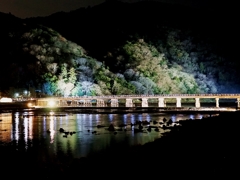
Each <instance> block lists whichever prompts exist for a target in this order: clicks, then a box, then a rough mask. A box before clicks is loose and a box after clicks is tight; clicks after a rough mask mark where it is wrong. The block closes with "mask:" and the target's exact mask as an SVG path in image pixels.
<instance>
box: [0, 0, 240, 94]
mask: <svg viewBox="0 0 240 180" xmlns="http://www.w3.org/2000/svg"><path fill="white" fill-rule="evenodd" d="M221 10H222V9H208V8H207V9H206V8H204V9H203V8H192V7H191V8H190V7H187V6H182V5H172V4H165V3H159V2H153V1H141V2H137V3H131V4H129V3H123V2H119V1H113V2H112V1H106V2H105V3H102V4H100V5H97V6H94V7H89V8H80V9H77V10H75V11H71V12H58V13H55V14H52V15H50V16H47V17H36V18H28V19H18V18H16V17H14V16H12V15H10V14H0V19H1V18H2V19H4V21H3V22H4V26H3V27H4V28H2V30H1V31H2V32H3V33H1V35H0V37H1V38H2V39H3V41H2V43H1V54H2V59H3V61H2V62H3V64H4V65H3V66H2V67H1V71H0V73H1V74H0V76H1V78H0V81H1V89H8V88H9V87H14V88H26V87H28V88H29V87H31V88H35V89H41V91H42V92H44V94H46V95H53V94H55V95H86V94H88V95H101V94H136V93H137V94H165V93H166V94H169V93H221V92H224V93H226V92H238V89H239V80H238V79H237V78H235V77H237V76H238V75H239V72H238V68H237V67H238V66H239V64H238V62H237V61H236V57H237V47H236V46H235V44H234V42H235V41H238V31H237V30H238V29H237V28H236V27H237V26H236V24H235V23H234V22H233V23H232V21H234V20H235V18H236V17H234V16H233V15H234V13H235V12H231V13H229V14H227V15H226V14H222V11H221ZM6 76H7V77H8V78H6Z"/></svg>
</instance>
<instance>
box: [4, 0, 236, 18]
mask: <svg viewBox="0 0 240 180" xmlns="http://www.w3.org/2000/svg"><path fill="white" fill-rule="evenodd" d="M104 1H105V0H0V12H4V13H11V14H13V15H14V16H17V17H20V18H28V17H37V16H48V15H51V14H53V13H56V12H60V11H64V12H69V11H71V10H76V9H78V8H81V7H88V6H94V5H97V4H100V3H103V2H104ZM121 1H124V2H136V1H140V0H121ZM155 1H162V2H168V3H177V4H184V5H187V6H213V7H216V6H217V5H219V1H215V0H155ZM230 1H231V0H230ZM215 2H217V3H215Z"/></svg>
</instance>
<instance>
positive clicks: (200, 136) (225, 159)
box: [0, 112, 240, 179]
mask: <svg viewBox="0 0 240 180" xmlns="http://www.w3.org/2000/svg"><path fill="white" fill-rule="evenodd" d="M29 113H30V112H29ZM58 113H59V116H56V117H54V116H52V117H50V116H43V114H42V115H41V114H38V116H31V113H30V114H29V115H27V114H24V117H23V116H22V115H23V114H22V113H20V114H17V113H13V114H11V113H10V114H8V113H2V114H1V122H0V128H1V131H0V132H1V136H0V137H1V140H0V170H1V172H3V174H7V176H8V177H12V178H17V179H35V178H36V179H70V178H71V179H73V178H74V179H83V178H84V179H85V178H86V177H87V178H90V179H92V178H98V179H115V178H119V179H129V178H130V179H150V178H151V179H152V178H155V179H156V178H157V179H199V178H200V179H239V178H240V177H239V169H240V165H239V162H240V153H239V152H240V146H239V141H240V131H239V127H240V126H239V124H240V121H239V119H240V114H239V113H221V114H219V115H218V116H213V117H211V118H210V117H208V115H207V114H205V115H201V114H198V115H184V114H178V115H170V114H169V115H168V114H160V113H157V114H151V113H150V114H148V113H144V114H71V113H68V114H67V116H65V115H63V114H61V112H58ZM163 117H165V118H167V119H168V118H172V119H173V121H177V120H184V121H180V122H181V126H178V127H176V128H175V127H174V128H172V129H171V130H165V133H164V132H163V131H164V130H163V129H161V128H160V132H156V131H154V128H153V129H152V131H151V132H148V131H146V126H144V132H142V133H134V132H133V131H132V130H131V126H130V125H129V124H130V123H133V122H136V121H137V120H142V121H145V120H146V121H148V120H149V121H151V124H150V125H151V126H156V124H153V122H155V121H156V122H159V121H161V120H162V118H163ZM190 119H195V120H190ZM198 119H199V120H198ZM111 123H112V124H113V125H114V126H115V127H116V128H119V129H120V125H121V124H123V123H124V124H128V125H127V127H126V129H127V131H124V130H123V131H116V132H117V134H114V133H113V132H109V131H108V130H106V128H104V127H103V128H97V125H103V126H104V125H105V126H107V127H108V126H109V124H111ZM59 128H64V129H65V130H66V131H71V132H72V131H74V132H76V133H75V134H73V135H72V136H71V135H68V136H67V137H66V138H65V137H63V134H62V133H60V132H59V131H58V129H59ZM48 130H49V131H48ZM88 130H89V132H88ZM94 131H96V134H95V133H94V134H93V133H92V132H94ZM154 140H155V141H154ZM153 141H154V142H153ZM147 142H149V143H147ZM140 144H141V145H140ZM142 144H144V145H142ZM87 155H88V157H87V158H85V156H87ZM9 172H10V173H9Z"/></svg>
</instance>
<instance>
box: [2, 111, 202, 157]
mask: <svg viewBox="0 0 240 180" xmlns="http://www.w3.org/2000/svg"><path fill="white" fill-rule="evenodd" d="M202 116H203V115H201V114H191V115H187V114H163V113H150V114H149V113H142V114H130V113H128V114H67V115H66V116H65V114H64V116H43V115H38V116H34V115H33V112H28V113H27V112H24V113H22V112H21V113H20V112H15V113H2V114H0V119H1V120H2V121H0V143H1V144H2V143H10V142H13V141H14V142H16V145H18V142H19V141H24V144H25V149H28V148H29V144H31V141H32V140H34V139H37V140H41V142H44V148H46V149H48V151H49V152H50V153H53V154H56V153H57V152H58V151H62V152H64V153H69V152H70V153H71V154H72V155H73V156H74V157H83V156H87V155H88V154H89V153H94V152H96V151H100V150H104V149H106V148H109V147H111V146H115V145H117V144H121V145H126V146H132V145H138V144H145V143H147V142H151V141H154V140H155V139H157V138H160V137H161V132H163V130H161V129H160V132H156V131H154V130H152V131H151V132H148V131H146V130H145V131H144V132H143V133H134V131H132V127H131V126H130V124H131V123H133V124H134V123H136V122H137V121H148V122H149V121H151V123H150V125H153V123H152V122H153V121H157V122H159V121H161V120H162V119H163V118H164V117H165V118H166V119H170V118H171V119H172V120H173V122H175V121H178V120H184V119H201V118H202ZM204 116H205V115H204ZM110 124H113V125H114V127H116V128H117V129H118V130H119V131H117V134H116V135H114V133H113V132H109V131H108V130H107V127H108V126H109V125H110ZM123 124H125V125H127V126H125V127H123V128H122V131H120V130H121V127H120V125H123ZM97 125H102V126H106V127H103V128H97ZM154 126H156V125H154ZM60 128H63V129H64V130H65V131H69V132H76V133H75V134H72V135H68V136H67V137H63V135H64V134H63V133H60V132H59V129H60ZM124 129H125V130H126V131H124ZM93 131H96V132H97V133H96V134H93V133H92V132H93ZM1 144H0V146H1ZM31 146H32V144H31Z"/></svg>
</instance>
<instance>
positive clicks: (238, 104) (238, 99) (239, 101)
mask: <svg viewBox="0 0 240 180" xmlns="http://www.w3.org/2000/svg"><path fill="white" fill-rule="evenodd" d="M237 108H240V98H237Z"/></svg>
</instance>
